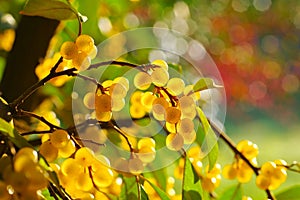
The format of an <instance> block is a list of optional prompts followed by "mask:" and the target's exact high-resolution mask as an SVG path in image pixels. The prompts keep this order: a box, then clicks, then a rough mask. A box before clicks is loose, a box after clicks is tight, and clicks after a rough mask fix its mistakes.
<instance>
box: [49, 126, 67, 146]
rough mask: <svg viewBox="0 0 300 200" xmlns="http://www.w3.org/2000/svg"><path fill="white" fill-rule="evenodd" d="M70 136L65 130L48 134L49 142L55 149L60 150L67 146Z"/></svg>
mask: <svg viewBox="0 0 300 200" xmlns="http://www.w3.org/2000/svg"><path fill="white" fill-rule="evenodd" d="M69 141H70V136H69V134H68V132H67V131H65V130H55V131H54V132H53V133H52V134H50V142H51V143H52V145H53V146H54V147H56V148H62V147H64V146H66V145H67V144H68V142H69Z"/></svg>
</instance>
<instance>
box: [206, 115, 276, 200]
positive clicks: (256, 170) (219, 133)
mask: <svg viewBox="0 0 300 200" xmlns="http://www.w3.org/2000/svg"><path fill="white" fill-rule="evenodd" d="M208 122H209V124H210V126H211V127H212V129H213V131H214V132H215V133H216V134H217V136H220V138H221V139H222V140H223V141H224V142H225V143H226V144H227V145H228V146H229V147H230V149H231V150H232V151H233V152H234V153H235V154H236V155H238V156H239V157H240V158H241V159H242V160H243V161H245V162H246V163H247V165H248V166H249V167H250V168H251V169H252V171H253V172H254V173H255V175H256V176H258V175H259V168H257V167H255V166H254V165H253V164H252V163H251V162H250V160H248V159H247V158H246V157H245V156H244V155H243V154H242V153H241V152H240V151H239V150H238V149H237V148H236V145H235V144H234V142H233V141H232V140H231V139H230V138H229V137H228V135H227V134H226V133H225V132H223V131H222V130H221V129H219V128H218V127H217V126H216V125H215V124H214V123H213V122H212V121H211V120H209V119H208ZM265 192H266V193H267V197H268V199H269V200H274V199H275V197H274V196H273V194H272V193H271V191H270V190H269V189H266V190H265Z"/></svg>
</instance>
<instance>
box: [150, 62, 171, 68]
mask: <svg viewBox="0 0 300 200" xmlns="http://www.w3.org/2000/svg"><path fill="white" fill-rule="evenodd" d="M151 64H152V65H157V66H159V67H161V68H163V69H164V70H166V71H168V68H169V66H168V63H167V62H166V61H164V60H154V61H152V62H151Z"/></svg>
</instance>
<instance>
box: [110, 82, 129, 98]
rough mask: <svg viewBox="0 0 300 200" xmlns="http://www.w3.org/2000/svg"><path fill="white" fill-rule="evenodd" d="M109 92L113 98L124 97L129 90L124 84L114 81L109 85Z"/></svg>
mask: <svg viewBox="0 0 300 200" xmlns="http://www.w3.org/2000/svg"><path fill="white" fill-rule="evenodd" d="M109 94H110V95H111V96H112V98H124V97H125V96H126V94H127V90H126V88H125V86H123V85H122V84H120V83H114V84H112V85H111V86H110V87H109Z"/></svg>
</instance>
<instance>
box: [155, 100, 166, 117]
mask: <svg viewBox="0 0 300 200" xmlns="http://www.w3.org/2000/svg"><path fill="white" fill-rule="evenodd" d="M168 107H169V102H168V101H167V100H166V99H165V98H163V97H159V98H156V99H155V100H154V101H153V103H152V111H153V113H156V114H159V115H164V114H165V112H166V109H167V108H168Z"/></svg>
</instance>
